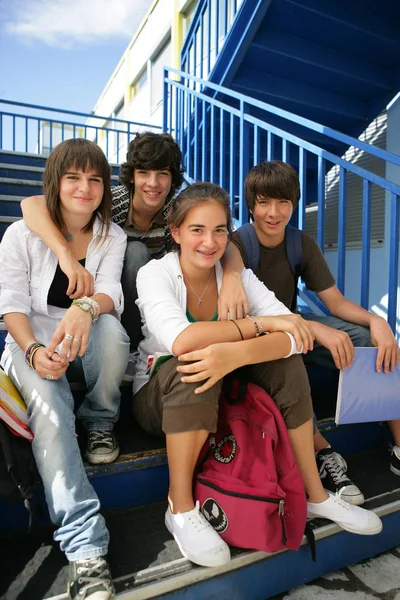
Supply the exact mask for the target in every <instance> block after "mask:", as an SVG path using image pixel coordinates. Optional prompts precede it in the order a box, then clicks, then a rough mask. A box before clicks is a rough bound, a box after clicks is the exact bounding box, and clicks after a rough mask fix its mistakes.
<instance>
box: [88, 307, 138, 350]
mask: <svg viewBox="0 0 400 600" xmlns="http://www.w3.org/2000/svg"><path fill="white" fill-rule="evenodd" d="M92 340H93V342H95V344H96V345H97V346H99V345H101V346H102V347H103V346H106V347H108V348H109V349H110V352H111V353H113V351H114V350H115V348H117V347H118V346H126V345H127V346H128V345H129V338H128V334H127V333H126V331H125V329H124V328H123V327H122V325H121V323H120V322H119V321H118V319H117V318H116V317H114V316H113V315H110V314H103V315H100V317H99V319H98V321H97V323H96V324H94V325H93V326H92V330H91V332H90V341H92Z"/></svg>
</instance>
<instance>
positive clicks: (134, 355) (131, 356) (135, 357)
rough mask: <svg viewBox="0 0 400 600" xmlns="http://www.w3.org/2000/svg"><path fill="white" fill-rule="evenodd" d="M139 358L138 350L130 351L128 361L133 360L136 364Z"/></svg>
mask: <svg viewBox="0 0 400 600" xmlns="http://www.w3.org/2000/svg"><path fill="white" fill-rule="evenodd" d="M138 360H139V352H138V351H137V350H136V351H135V352H130V353H129V360H128V362H132V363H134V364H136V362H137V361H138Z"/></svg>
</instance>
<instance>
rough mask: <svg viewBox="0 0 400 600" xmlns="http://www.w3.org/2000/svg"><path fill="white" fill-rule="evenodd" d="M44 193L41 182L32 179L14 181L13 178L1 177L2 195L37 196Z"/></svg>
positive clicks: (0, 191) (0, 190) (0, 192)
mask: <svg viewBox="0 0 400 600" xmlns="http://www.w3.org/2000/svg"><path fill="white" fill-rule="evenodd" d="M42 192H43V184H42V182H41V181H32V180H30V179H16V178H15V179H14V178H12V177H0V194H9V195H13V196H23V197H25V196H35V195H37V194H41V193H42Z"/></svg>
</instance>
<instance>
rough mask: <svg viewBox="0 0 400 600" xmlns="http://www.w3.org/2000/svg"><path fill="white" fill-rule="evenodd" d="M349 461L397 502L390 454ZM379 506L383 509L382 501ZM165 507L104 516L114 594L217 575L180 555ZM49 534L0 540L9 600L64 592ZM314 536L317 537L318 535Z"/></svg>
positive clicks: (47, 530)
mask: <svg viewBox="0 0 400 600" xmlns="http://www.w3.org/2000/svg"><path fill="white" fill-rule="evenodd" d="M347 459H348V464H349V465H351V469H352V474H353V473H354V471H356V475H357V479H356V481H357V482H358V483H360V485H361V483H362V488H363V491H364V492H365V493H366V496H367V497H368V496H370V495H371V494H372V495H374V496H375V495H376V493H377V492H379V493H381V494H383V493H385V492H389V491H391V490H396V491H392V492H391V494H388V496H387V497H386V499H385V502H386V503H389V502H391V501H398V500H399V499H400V490H398V489H397V488H398V486H399V485H400V480H399V479H398V478H397V477H396V476H395V475H393V474H392V473H390V471H389V469H388V454H387V451H386V449H385V448H383V447H381V448H378V449H376V450H373V451H369V452H367V453H362V454H358V455H353V456H351V457H347ZM383 467H385V468H383ZM367 468H368V473H367ZM116 491H117V490H116ZM373 502H374V501H370V502H368V503H367V506H368V507H369V508H372V505H373ZM380 504H381V505H382V500H381V502H380ZM165 509H166V503H165V502H159V503H156V504H150V505H147V506H140V507H134V508H127V509H118V510H113V511H109V512H107V513H105V518H106V521H107V526H108V528H109V530H110V536H111V542H110V548H109V555H108V557H109V562H110V565H111V569H112V572H113V577H114V578H115V580H116V581H115V583H116V587H117V591H119V592H121V591H123V590H125V589H126V588H127V587H129V586H133V587H137V586H138V585H139V584H144V583H145V584H149V583H152V582H154V580H155V581H159V580H160V578H163V577H164V578H168V577H172V576H173V577H174V578H175V579H174V581H175V582H176V581H177V576H178V575H180V576H181V577H182V576H183V575H185V576H186V577H187V576H188V575H189V576H190V574H192V576H193V582H194V581H195V580H198V579H199V577H202V576H203V577H209V576H211V575H215V574H216V572H217V571H215V570H206V569H201V568H199V567H196V566H194V565H192V564H191V563H190V562H189V561H187V560H185V559H183V558H182V557H181V555H180V552H179V550H178V548H177V546H176V544H175V542H174V541H173V540H172V539H171V536H170V534H169V533H168V531H167V530H166V528H165V526H164V512H165ZM327 524H328V522H327V521H321V520H320V521H318V522H313V526H314V527H318V526H321V525H322V526H325V525H327ZM333 527H335V528H336V526H333ZM52 532H53V528H52V527H50V526H46V527H38V528H36V529H34V531H33V532H32V533H31V534H30V535H29V536H27V535H26V532H20V533H17V534H6V535H2V536H0V564H1V565H2V573H3V574H4V575H2V580H1V583H0V594H2V593H4V592H5V590H6V589H7V588H8V591H9V593H10V595H9V596H7V598H8V597H9V598H10V600H11V599H12V598H16V597H17V594H16V592H17V591H18V589H19V590H20V591H21V590H23V596H18V597H19V598H21V600H22V597H23V598H39V597H40V598H43V599H45V598H50V597H53V596H54V595H56V594H62V593H63V592H65V589H66V577H67V561H66V559H65V557H64V555H63V554H62V552H61V551H60V550H59V549H58V547H57V544H56V543H55V542H54V541H53V540H52ZM332 532H333V531H332ZM335 532H337V528H336V529H335ZM316 535H317V539H318V534H317V532H316ZM253 555H254V556H253ZM259 555H260V553H252V552H251V551H241V550H234V551H233V556H234V557H236V558H237V557H240V556H247V557H248V560H249V561H251V560H256V558H257V560H259V558H260V556H259ZM265 556H266V555H265ZM227 568H228V569H229V568H230V567H229V566H228V567H227ZM224 570H226V569H222V570H221V569H219V570H218V573H221V571H222V572H223V571H224ZM186 583H187V580H186ZM33 590H34V591H33ZM14 594H15V596H14ZM38 594H40V596H39V595H38ZM142 597H148V598H151V597H154V596H151V595H150V596H145V595H144V596H142Z"/></svg>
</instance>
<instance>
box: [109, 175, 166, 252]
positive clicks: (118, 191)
mask: <svg viewBox="0 0 400 600" xmlns="http://www.w3.org/2000/svg"><path fill="white" fill-rule="evenodd" d="M111 194H112V210H111V218H112V221H113V222H114V223H117V225H120V226H121V227H122V228H123V229H124V231H125V233H126V235H127V236H128V242H130V241H135V242H142V243H143V244H145V245H146V246H147V248H148V249H149V252H150V255H151V258H161V257H162V256H164V254H166V253H167V252H169V251H170V250H171V248H172V237H171V233H170V231H169V226H168V212H169V210H170V208H171V204H172V198H171V200H170V201H169V202H167V204H166V205H165V206H164V207H163V208H162V209H160V210H159V211H158V213H157V214H156V215H155V217H154V219H153V221H152V222H151V224H150V227H149V228H148V230H147V231H142V230H141V229H139V227H137V225H136V224H135V222H133V224H132V225H130V226H126V227H125V222H126V219H127V217H128V213H129V208H130V204H131V198H130V191H129V190H128V189H127V188H126V187H125V186H124V185H116V186H113V187H112V188H111Z"/></svg>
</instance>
